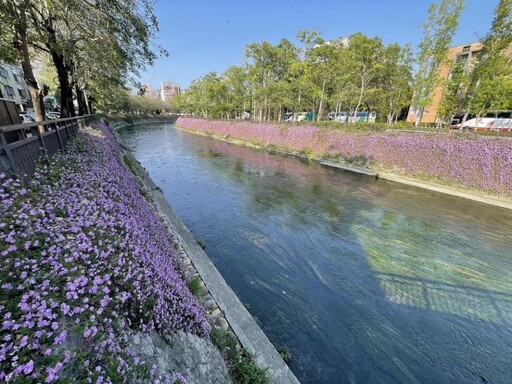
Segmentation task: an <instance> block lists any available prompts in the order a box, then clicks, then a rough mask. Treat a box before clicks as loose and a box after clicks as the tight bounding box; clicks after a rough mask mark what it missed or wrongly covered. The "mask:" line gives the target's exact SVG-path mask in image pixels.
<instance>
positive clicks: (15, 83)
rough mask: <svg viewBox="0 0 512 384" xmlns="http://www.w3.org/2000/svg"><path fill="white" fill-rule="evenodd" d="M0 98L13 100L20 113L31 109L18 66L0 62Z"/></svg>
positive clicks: (26, 89) (25, 86)
mask: <svg viewBox="0 0 512 384" xmlns="http://www.w3.org/2000/svg"><path fill="white" fill-rule="evenodd" d="M0 98H3V99H8V100H14V102H15V103H16V105H17V106H18V108H19V109H20V111H26V110H27V108H31V107H32V102H31V100H30V93H29V90H28V86H27V83H26V82H25V79H24V75H23V69H22V68H21V66H20V65H11V64H7V63H4V62H0Z"/></svg>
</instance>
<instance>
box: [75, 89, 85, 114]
mask: <svg viewBox="0 0 512 384" xmlns="http://www.w3.org/2000/svg"><path fill="white" fill-rule="evenodd" d="M75 93H76V100H77V102H78V115H79V116H83V115H87V100H86V99H85V91H84V90H83V89H81V88H80V86H79V85H78V83H75Z"/></svg>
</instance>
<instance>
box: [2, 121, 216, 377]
mask: <svg viewBox="0 0 512 384" xmlns="http://www.w3.org/2000/svg"><path fill="white" fill-rule="evenodd" d="M100 128H101V130H87V132H85V133H81V134H80V136H79V137H78V138H77V139H76V140H74V141H73V142H71V143H69V145H68V147H67V149H66V152H65V153H61V154H57V155H56V156H54V157H53V158H52V159H51V160H49V159H46V160H45V161H43V163H42V164H41V165H40V167H39V169H38V170H37V171H36V174H35V175H34V177H33V179H32V180H31V182H30V184H29V185H28V186H27V187H26V188H22V187H21V186H20V184H19V182H18V181H16V180H13V179H10V178H8V177H6V175H4V174H0V215H1V219H0V244H1V246H0V256H1V264H0V286H1V291H0V319H2V320H0V321H1V325H0V327H1V329H0V382H29V381H34V382H44V383H50V382H54V381H56V380H63V381H68V382H94V383H101V382H149V381H155V382H158V380H160V379H169V377H160V375H159V373H158V372H157V371H156V367H155V366H152V362H150V361H143V359H141V358H140V357H139V356H138V355H137V352H136V351H134V350H133V349H132V348H131V346H130V345H129V343H128V337H129V335H130V334H131V333H133V332H136V331H142V332H150V331H153V330H154V331H156V332H158V333H159V334H160V335H161V336H162V337H163V338H164V339H165V340H167V341H169V340H170V336H171V334H172V333H173V331H175V330H178V329H181V330H184V331H186V332H191V333H195V334H198V335H201V336H205V335H207V334H208V333H209V326H208V324H207V322H206V320H205V316H204V314H203V312H202V309H201V307H200V306H199V304H198V303H197V301H196V300H195V298H194V297H193V296H192V294H191V293H190V291H189V290H188V289H187V286H186V284H185V282H184V281H183V280H182V278H181V277H180V275H179V273H178V272H177V254H176V252H175V251H174V249H173V247H172V244H171V241H170V239H169V236H168V234H167V231H166V229H165V226H164V225H163V224H162V223H161V222H160V221H159V219H158V217H157V215H156V214H155V212H154V210H153V209H152V207H151V206H150V205H149V203H148V202H147V201H146V200H145V199H144V197H143V196H142V195H141V190H140V189H139V187H138V185H137V184H136V182H135V181H134V179H133V177H132V175H131V173H130V172H129V171H128V170H127V168H126V167H125V166H124V164H123V163H122V160H121V159H120V153H119V150H118V147H117V144H116V143H115V140H114V139H113V138H112V136H111V134H110V132H109V131H108V129H107V128H106V127H105V126H104V125H102V126H100ZM176 377H179V376H176Z"/></svg>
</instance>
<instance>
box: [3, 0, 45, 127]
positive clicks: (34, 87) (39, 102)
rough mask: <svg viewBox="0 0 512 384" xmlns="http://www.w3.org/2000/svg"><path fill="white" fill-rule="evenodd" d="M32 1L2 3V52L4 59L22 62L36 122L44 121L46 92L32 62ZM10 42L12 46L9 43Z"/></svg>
mask: <svg viewBox="0 0 512 384" xmlns="http://www.w3.org/2000/svg"><path fill="white" fill-rule="evenodd" d="M30 7H31V2H30V0H22V1H16V0H5V1H2V2H0V30H1V31H2V38H0V47H2V48H1V49H0V51H1V52H2V57H1V58H2V59H4V60H6V61H8V62H18V61H19V62H21V66H22V68H23V73H24V78H25V81H26V83H27V86H28V89H29V93H30V98H31V100H32V104H33V108H34V114H35V117H36V121H42V120H44V115H45V113H44V104H43V93H44V90H43V89H40V88H39V85H38V84H37V81H36V79H35V77H34V72H33V70H32V63H31V61H30V52H29V41H35V40H36V37H35V36H33V34H32V30H31V26H30V24H29V10H30ZM9 40H10V46H9V45H8V44H7V41H9Z"/></svg>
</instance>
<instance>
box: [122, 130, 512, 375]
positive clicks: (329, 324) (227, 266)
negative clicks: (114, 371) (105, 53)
mask: <svg viewBox="0 0 512 384" xmlns="http://www.w3.org/2000/svg"><path fill="white" fill-rule="evenodd" d="M120 134H121V137H122V138H123V140H124V141H125V143H126V144H127V145H128V146H129V147H130V148H131V149H132V150H133V153H134V155H135V157H136V158H137V159H138V160H139V161H140V162H141V163H142V165H143V166H144V167H145V168H146V169H147V170H148V172H149V174H150V175H151V177H152V178H153V180H154V181H155V183H156V184H157V185H159V186H160V187H161V188H162V190H163V192H164V194H165V196H166V198H167V200H168V201H169V203H170V204H171V205H172V207H173V208H174V209H175V211H176V212H177V213H178V215H179V216H180V217H181V218H182V220H183V221H184V222H185V223H186V225H187V226H188V228H189V229H190V230H191V231H192V233H193V234H194V236H195V237H196V239H198V240H200V241H201V242H202V243H204V244H205V245H206V249H205V251H206V253H207V254H208V256H209V257H210V258H211V260H212V261H213V263H214V264H215V266H216V267H217V269H218V270H219V271H220V272H221V274H222V275H223V276H224V278H225V279H226V281H227V282H228V284H229V285H230V286H231V288H232V289H233V290H234V291H235V293H236V294H237V295H238V296H239V297H240V300H241V301H242V302H243V303H244V304H245V305H246V306H247V308H248V309H249V312H250V313H251V314H252V315H253V316H254V317H255V318H256V320H257V322H258V323H259V324H260V326H261V327H262V329H263V331H264V332H265V334H266V335H267V336H268V338H269V339H270V341H271V342H272V343H273V344H274V345H275V346H276V347H278V348H279V347H286V348H287V349H288V350H289V351H290V353H291V356H292V359H291V362H290V367H291V369H292V370H293V372H294V373H295V375H296V376H297V378H298V379H299V380H300V381H301V382H302V383H427V382H428V383H510V382H511V380H512V211H509V210H506V209H502V208H496V207H491V206H487V205H484V204H480V203H476V202H472V201H469V200H464V199H460V198H456V197H451V196H446V195H442V194H438V193H433V192H429V191H425V190H422V189H418V188H414V187H410V186H405V185H401V184H397V183H393V182H388V181H384V180H376V179H373V178H371V177H368V176H363V175H358V174H353V173H350V172H344V171H341V170H338V169H332V168H328V167H325V166H322V165H319V164H317V163H314V162H309V161H306V160H301V159H298V158H294V157H289V156H284V155H280V154H273V153H269V152H267V151H263V150H256V149H252V148H247V147H241V146H235V145H232V144H228V143H225V142H222V141H219V140H214V139H211V138H208V137H204V136H198V135H192V134H189V133H185V132H182V131H180V130H177V129H176V128H174V126H172V125H169V124H153V125H143V126H136V127H129V128H125V129H122V130H121V131H120Z"/></svg>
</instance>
